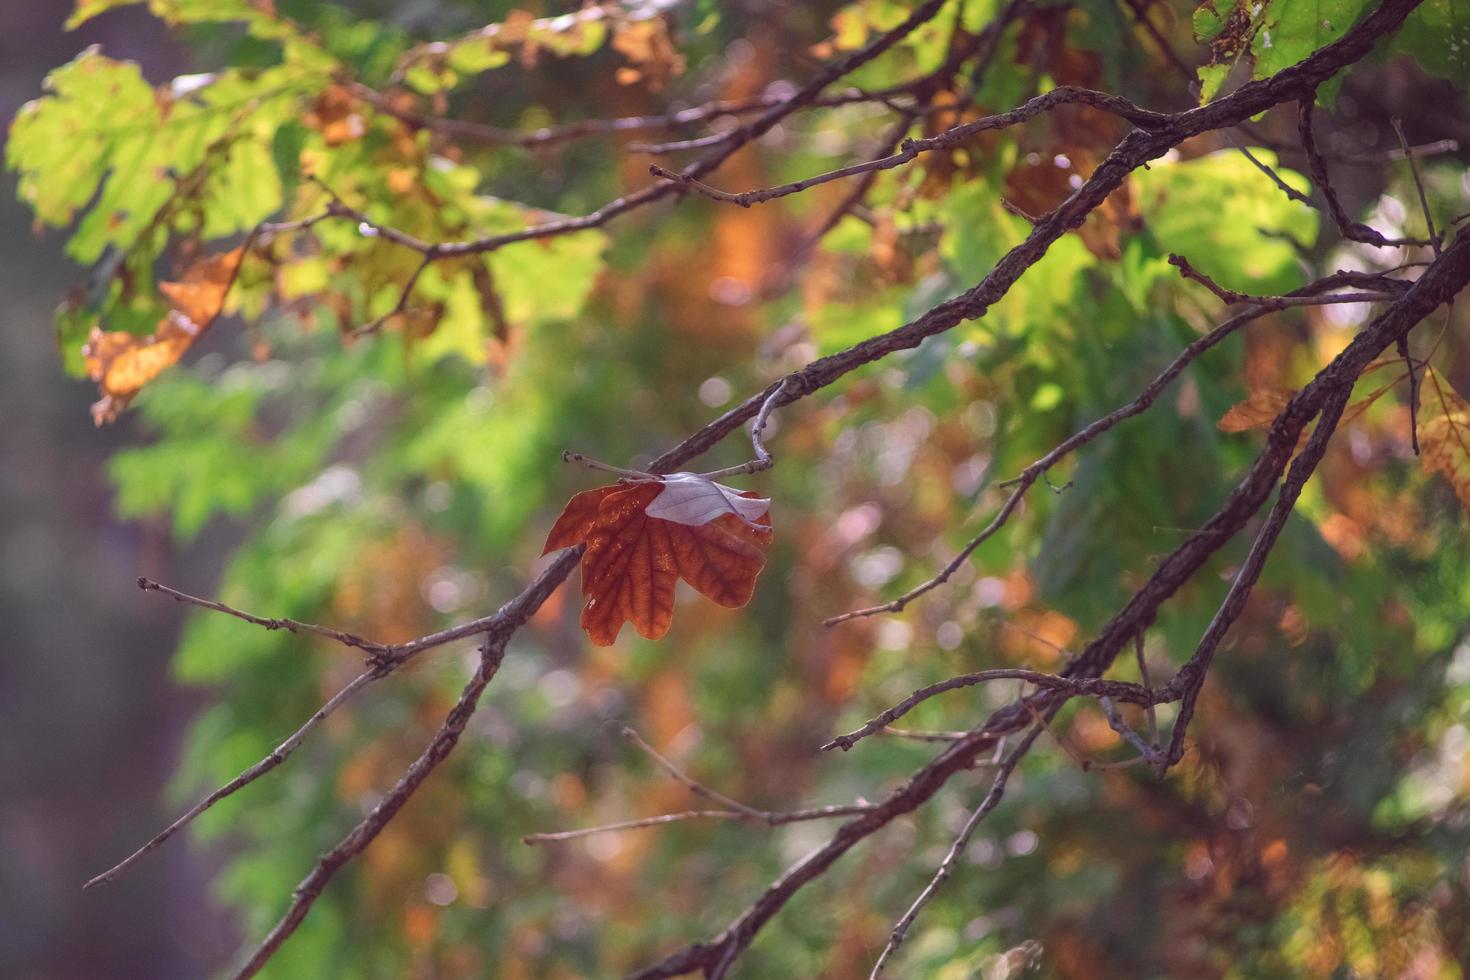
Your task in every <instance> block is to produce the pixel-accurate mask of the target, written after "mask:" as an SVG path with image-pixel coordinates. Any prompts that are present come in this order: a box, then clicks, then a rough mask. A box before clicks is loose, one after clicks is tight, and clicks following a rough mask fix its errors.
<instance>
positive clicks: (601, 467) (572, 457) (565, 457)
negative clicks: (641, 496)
mask: <svg viewBox="0 0 1470 980" xmlns="http://www.w3.org/2000/svg"><path fill="white" fill-rule="evenodd" d="M561 459H562V462H563V463H577V464H579V465H581V466H585V467H587V468H588V469H589V470H598V471H600V472H603V473H612V474H614V475H616V476H620V477H622V478H623V479H625V480H657V479H658V477H656V476H654V475H653V474H652V473H645V472H643V471H642V470H630V469H625V468H623V467H621V466H614V465H612V464H611V463H604V462H603V461H602V460H600V459H593V458H592V457H591V456H588V455H586V454H584V453H574V452H572V451H571V450H570V449H563V450H562V451H561Z"/></svg>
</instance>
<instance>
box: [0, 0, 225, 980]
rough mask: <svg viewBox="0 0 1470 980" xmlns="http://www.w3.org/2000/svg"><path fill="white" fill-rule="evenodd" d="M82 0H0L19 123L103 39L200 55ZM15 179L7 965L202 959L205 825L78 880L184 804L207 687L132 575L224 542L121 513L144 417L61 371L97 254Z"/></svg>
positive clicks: (188, 969) (2, 646) (135, 966)
mask: <svg viewBox="0 0 1470 980" xmlns="http://www.w3.org/2000/svg"><path fill="white" fill-rule="evenodd" d="M70 6H71V5H70V4H69V3H65V2H62V0H0V119H4V120H5V121H6V124H7V125H6V128H7V129H8V122H9V120H10V119H11V118H12V117H14V115H15V112H16V110H17V109H18V108H19V107H20V106H21V105H22V104H23V103H24V102H25V101H27V100H29V99H33V98H35V97H37V96H38V95H39V94H40V93H41V80H42V78H43V77H44V76H45V74H46V72H47V71H48V70H49V69H51V68H53V67H55V66H57V65H59V64H62V63H64V62H65V61H67V60H69V59H70V58H71V57H72V56H73V55H75V54H76V53H77V52H78V51H80V50H81V49H82V48H84V47H86V46H87V45H89V44H101V45H102V46H103V49H104V50H105V51H106V52H107V53H108V54H110V55H112V56H113V57H118V58H129V59H133V60H136V61H138V62H140V63H141V64H142V65H143V69H144V72H145V73H146V74H147V76H148V77H149V78H150V79H153V80H158V79H161V78H167V77H170V76H172V75H175V74H178V73H180V72H183V71H187V70H188V64H189V58H188V52H187V51H185V50H182V49H181V48H180V47H179V46H178V44H177V43H176V42H174V41H173V40H172V39H171V38H170V37H169V36H168V34H167V33H166V31H165V30H164V29H163V27H162V25H161V24H160V23H159V22H158V21H157V20H155V19H153V18H152V17H150V16H148V15H147V14H146V13H145V12H143V11H142V10H136V9H135V10H124V11H117V12H114V13H112V14H109V15H108V16H106V17H104V18H101V19H100V20H98V21H95V22H93V23H92V24H89V25H87V26H86V27H85V28H84V29H82V30H80V31H78V32H76V33H71V34H68V33H65V32H63V30H62V21H63V20H64V19H65V16H66V14H67V12H68V10H69V8H70ZM98 111H99V112H106V107H105V106H99V107H98ZM3 138H4V136H3V133H0V140H3ZM15 188H16V181H15V175H14V174H11V173H3V174H0V623H3V624H4V625H3V627H0V976H3V977H7V978H11V977H13V978H26V980H32V978H48V980H49V978H73V977H75V978H94V977H109V978H132V977H139V978H149V980H157V978H174V977H198V976H203V975H207V974H209V973H210V972H212V971H213V970H215V969H217V968H218V967H219V966H221V965H222V964H223V963H224V962H225V960H226V959H227V958H228V956H229V955H230V953H231V952H232V950H233V949H234V946H235V932H234V927H233V924H232V922H231V919H230V917H229V916H228V915H227V913H226V912H224V911H223V910H222V909H221V908H220V907H219V906H217V905H216V904H214V903H212V902H211V901H210V900H209V891H208V880H209V878H210V874H211V871H212V868H213V866H214V865H213V862H211V860H210V858H209V855H208V854H205V853H202V852H201V850H200V849H199V848H198V847H197V846H196V845H195V844H193V843H192V842H190V841H188V840H187V839H183V840H178V841H174V842H171V843H170V844H169V846H168V847H166V848H163V849H162V850H160V851H158V852H157V853H155V854H153V855H151V856H150V857H149V858H148V859H147V860H146V861H144V862H142V863H141V864H139V865H138V866H137V867H136V868H135V869H133V870H132V871H130V872H129V874H128V875H126V876H125V877H124V878H123V879H121V880H119V881H118V882H117V883H115V884H112V885H109V886H107V887H104V888H99V889H94V890H93V891H90V892H86V893H83V892H82V890H81V886H82V882H84V881H86V880H87V879H88V878H89V877H91V876H92V875H94V874H96V873H97V872H98V871H100V870H102V869H103V868H105V867H107V866H108V865H110V864H111V863H113V862H114V861H116V860H118V859H119V858H121V857H122V856H123V855H125V854H126V853H128V852H129V851H130V850H131V849H132V848H134V847H136V846H137V845H138V844H139V843H141V842H142V841H144V840H146V839H147V838H148V837H149V836H150V835H151V834H153V833H155V832H156V831H157V830H158V829H159V828H161V827H162V826H164V825H165V824H167V823H168V822H169V820H171V819H173V816H174V815H176V814H175V813H174V811H175V809H176V807H175V805H173V804H170V803H168V801H167V800H166V799H165V793H164V790H165V786H166V784H167V781H168V778H169V774H170V773H171V772H172V771H173V769H174V765H175V763H176V761H177V759H178V756H179V753H180V752H181V750H182V746H183V736H184V734H185V730H186V726H187V724H188V721H189V719H190V718H191V717H192V716H193V714H194V713H195V711H196V709H197V707H198V706H199V704H200V703H201V702H202V700H203V695H202V692H193V693H191V692H188V691H185V690H182V689H181V688H179V687H178V686H177V685H176V684H174V683H173V682H172V681H171V680H170V678H169V676H168V662H169V659H170V657H171V656H172V654H173V650H174V643H175V639H176V635H177V631H178V627H179V625H180V623H181V622H182V615H181V612H180V610H178V609H177V608H175V607H174V606H173V605H172V604H171V603H165V602H160V601H158V600H157V599H156V598H154V597H150V596H145V595H143V594H142V593H141V592H139V591H138V589H137V587H136V586H135V585H134V584H133V583H134V579H136V578H137V576H139V575H150V576H158V577H160V578H162V579H163V580H165V581H177V580H179V577H181V576H187V577H188V579H189V580H190V581H191V582H193V583H194V584H196V585H198V586H199V587H201V588H202V587H203V586H204V584H205V583H212V582H213V581H214V580H215V578H216V576H217V569H218V564H219V559H220V557H221V553H222V552H221V548H220V547H219V543H214V544H211V542H210V541H209V540H208V538H206V540H205V541H204V542H203V543H202V546H196V547H191V548H190V549H189V555H188V556H187V557H186V559H185V560H186V562H187V564H182V565H181V564H180V561H179V560H178V559H176V558H175V556H174V555H173V554H171V553H170V550H169V545H168V544H167V539H166V536H165V535H163V534H162V533H159V532H157V531H155V530H153V529H150V528H149V527H147V526H141V525H138V524H124V523H120V522H118V521H116V520H115V519H114V518H113V517H112V516H111V501H110V499H109V497H110V490H109V487H108V483H107V479H106V473H105V470H104V462H105V460H106V458H107V456H108V455H109V454H110V453H111V452H112V451H113V450H114V449H115V448H116V447H118V446H119V445H121V444H123V443H124V442H126V441H128V440H129V438H130V433H129V425H128V422H127V420H124V421H123V422H122V423H120V424H119V425H116V426H113V427H110V428H107V429H100V430H99V429H94V428H93V427H92V422H91V419H90V418H89V417H88V415H87V405H88V403H89V402H91V401H92V399H93V397H94V394H93V392H92V390H91V388H92V386H91V385H88V384H86V383H85V382H80V381H76V380H74V379H68V378H66V377H64V376H63V374H62V372H61V366H60V363H59V359H58V358H57V356H56V349H55V339H54V333H53V330H52V324H51V314H52V310H53V309H54V307H55V305H56V303H57V301H58V300H59V299H60V297H61V295H62V294H63V293H64V292H65V290H66V289H67V288H69V287H70V286H72V285H74V284H75V283H76V282H78V281H80V280H81V279H82V277H83V275H84V270H81V269H78V268H76V267H75V266H74V265H72V264H71V263H70V262H69V261H68V260H66V259H65V258H64V257H63V256H62V254H61V243H62V239H63V236H62V235H60V234H57V233H52V234H50V235H47V236H45V237H37V236H36V235H35V234H34V233H33V231H32V229H31V216H30V213H29V211H28V210H27V209H26V208H25V207H24V206H23V205H22V204H20V203H19V202H17V201H16V199H15ZM132 438H136V436H133V437H132Z"/></svg>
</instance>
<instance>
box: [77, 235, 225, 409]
mask: <svg viewBox="0 0 1470 980" xmlns="http://www.w3.org/2000/svg"><path fill="white" fill-rule="evenodd" d="M241 254H242V250H241V249H239V248H235V249H231V250H230V251H228V252H222V253H220V254H219V255H212V256H209V257H208V258H205V259H201V260H200V261H199V262H196V263H195V264H194V265H192V266H190V267H189V269H188V271H187V272H185V273H184V276H183V278H182V279H180V280H179V281H178V282H161V283H159V284H158V289H159V292H161V293H163V294H164V295H165V296H167V297H168V299H169V300H170V302H171V303H172V305H173V309H171V310H170V311H169V312H168V315H167V316H165V317H164V318H163V319H162V320H160V321H159V324H158V329H156V330H155V331H154V332H153V333H152V334H150V335H148V336H146V337H145V336H139V335H138V334H133V333H127V332H126V331H121V330H112V331H103V330H102V329H100V328H98V327H93V328H92V334H91V336H90V337H89V338H88V339H87V343H86V344H85V345H84V346H83V347H82V357H83V359H84V363H85V364H86V368H87V376H88V377H89V378H91V379H92V380H93V381H95V382H97V388H98V390H99V391H100V392H101V394H102V398H101V400H100V401H98V402H96V403H95V404H93V405H92V420H93V421H94V422H95V423H96V424H97V425H102V424H103V423H104V422H112V421H114V420H115V419H116V418H117V417H118V415H120V414H121V413H122V410H123V409H124V408H126V407H127V406H128V403H129V402H131V401H132V400H133V397H134V396H135V395H137V394H138V392H139V391H141V390H142V388H143V386H144V385H145V384H147V383H148V382H150V381H152V380H153V379H154V378H156V377H158V375H159V374H160V373H161V372H162V371H163V370H164V369H165V368H167V367H169V366H170V365H171V364H174V363H176V362H177V361H178V359H179V358H180V357H182V356H184V352H185V351H187V350H188V349H189V348H190V347H192V346H193V345H194V342H195V341H197V340H198V339H199V338H200V337H201V336H203V334H204V332H205V331H206V330H208V329H209V327H210V325H211V324H213V323H214V320H215V318H216V317H217V316H219V313H220V310H221V309H222V308H223V307H224V304H225V295H226V294H227V293H228V292H229V289H230V284H231V283H232V282H234V279H235V270H236V269H237V268H238V267H239V265H240V256H241Z"/></svg>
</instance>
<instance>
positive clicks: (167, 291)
mask: <svg viewBox="0 0 1470 980" xmlns="http://www.w3.org/2000/svg"><path fill="white" fill-rule="evenodd" d="M243 251H244V250H243V249H239V248H232V249H230V250H229V251H228V252H221V253H219V254H218V255H210V256H207V257H205V258H203V259H201V260H199V261H198V262H195V263H194V264H193V265H191V266H190V267H189V268H188V270H187V271H186V272H185V273H184V278H183V279H181V280H179V281H178V282H161V283H159V284H158V291H159V292H161V293H163V295H165V296H167V297H168V298H169V300H170V302H172V303H173V306H174V309H175V310H178V311H179V312H180V313H182V314H184V316H186V317H188V318H189V319H190V320H192V321H194V323H195V324H197V325H198V326H199V328H200V329H201V330H202V329H205V328H207V327H208V326H209V324H210V322H211V321H213V320H214V318H215V317H217V316H219V312H220V309H221V308H222V307H223V306H224V305H225V294H226V293H228V292H229V290H230V284H231V283H232V282H234V281H235V270H236V269H237V268H239V266H240V258H241V255H242V254H243Z"/></svg>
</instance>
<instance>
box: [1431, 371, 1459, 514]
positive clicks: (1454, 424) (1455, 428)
mask: <svg viewBox="0 0 1470 980" xmlns="http://www.w3.org/2000/svg"><path fill="white" fill-rule="evenodd" d="M1419 450H1420V454H1419V459H1420V461H1421V464H1422V465H1423V467H1424V472H1425V473H1441V474H1443V475H1444V478H1445V479H1446V480H1448V481H1449V483H1450V486H1452V487H1454V489H1455V496H1457V497H1459V498H1460V503H1461V505H1463V506H1464V508H1465V509H1466V510H1467V511H1470V403H1467V402H1466V401H1465V399H1463V398H1461V397H1460V396H1459V394H1458V393H1457V392H1456V391H1455V389H1453V388H1451V387H1450V385H1449V382H1448V381H1446V380H1445V379H1444V378H1442V377H1440V376H1439V375H1438V374H1436V373H1434V372H1433V371H1426V372H1425V377H1424V388H1423V397H1422V400H1421V401H1420V403H1419Z"/></svg>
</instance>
